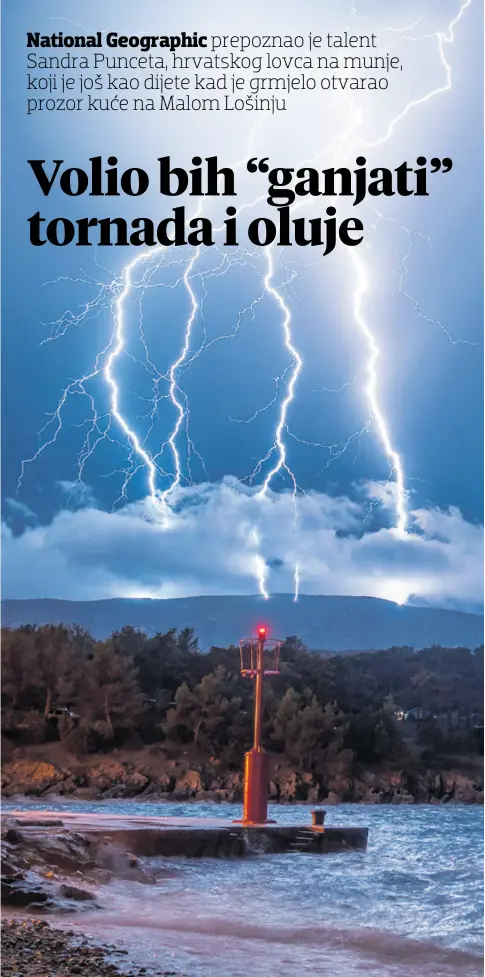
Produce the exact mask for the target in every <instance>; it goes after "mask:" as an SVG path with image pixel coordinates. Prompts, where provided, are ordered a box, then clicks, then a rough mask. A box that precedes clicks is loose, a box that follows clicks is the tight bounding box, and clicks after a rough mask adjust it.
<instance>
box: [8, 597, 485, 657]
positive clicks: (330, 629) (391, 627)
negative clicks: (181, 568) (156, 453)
mask: <svg viewBox="0 0 485 977" xmlns="http://www.w3.org/2000/svg"><path fill="white" fill-rule="evenodd" d="M2 623H3V625H4V626H11V627H18V626H20V625H22V624H38V625H41V624H60V623H62V624H66V625H68V624H80V625H82V626H83V627H85V628H87V630H88V631H90V632H91V634H92V635H93V636H94V637H95V638H106V637H107V636H108V635H109V634H110V633H111V632H112V631H115V630H118V629H119V628H121V627H123V626H125V625H131V626H132V627H134V628H139V629H140V630H143V631H145V632H146V633H147V634H156V633H157V632H164V631H167V630H168V629H169V628H177V630H181V629H182V628H186V627H191V628H193V629H194V630H195V633H196V634H197V636H198V637H199V640H200V644H201V647H202V648H203V649H208V648H209V647H210V646H211V645H215V646H219V647H227V646H228V645H230V644H237V642H238V640H239V638H241V637H243V636H245V635H248V634H252V633H253V631H254V629H255V627H256V626H257V625H258V624H260V623H264V624H266V625H268V627H269V629H270V634H271V635H273V636H275V637H276V636H279V637H282V638H284V637H286V636H287V635H298V637H299V638H300V639H301V640H302V641H303V642H304V643H305V644H306V645H307V647H308V648H310V649H314V650H320V651H326V652H329V651H333V652H339V651H347V650H350V649H351V650H353V651H371V650H373V649H376V648H389V647H392V646H402V645H407V646H409V647H411V648H422V647H425V646H429V645H433V644H439V645H444V646H447V647H451V646H462V647H468V648H475V647H476V646H478V645H480V644H482V642H483V617H482V616H480V615H477V614H465V613H462V612H460V611H448V610H442V609H440V608H434V607H414V606H399V605H398V604H394V603H392V602H391V601H386V600H378V599H376V598H373V597H323V596H311V597H310V596H305V595H302V596H301V597H300V598H299V600H298V602H297V603H295V602H294V601H293V599H292V597H291V595H290V594H276V595H274V596H272V597H271V599H270V600H269V601H267V602H266V601H264V600H262V598H261V597H259V596H254V597H241V596H223V597H188V598H178V599H173V600H136V599H121V598H113V599H111V600H99V601H67V600H50V599H38V600H4V601H2Z"/></svg>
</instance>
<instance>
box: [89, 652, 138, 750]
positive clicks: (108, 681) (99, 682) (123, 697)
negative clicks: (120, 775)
mask: <svg viewBox="0 0 485 977" xmlns="http://www.w3.org/2000/svg"><path fill="white" fill-rule="evenodd" d="M85 685H86V693H87V699H86V696H85V703H86V701H87V703H89V709H90V712H91V716H92V718H94V719H104V720H105V722H106V723H107V725H108V727H109V729H110V730H111V732H113V731H114V727H115V726H118V727H120V726H124V727H129V726H131V725H133V723H134V722H135V720H136V718H137V716H138V715H139V714H140V713H141V712H142V710H143V696H142V695H141V693H140V689H139V686H138V682H137V669H136V668H135V667H134V665H133V659H132V658H130V657H129V656H128V655H124V654H120V653H119V652H117V651H116V648H115V647H114V646H113V644H112V642H111V641H105V642H99V643H98V644H97V645H96V647H95V650H94V653H93V656H92V658H91V659H89V660H88V662H87V664H86V672H85Z"/></svg>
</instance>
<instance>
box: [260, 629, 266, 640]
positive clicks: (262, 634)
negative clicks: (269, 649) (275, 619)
mask: <svg viewBox="0 0 485 977" xmlns="http://www.w3.org/2000/svg"><path fill="white" fill-rule="evenodd" d="M258 635H259V637H260V638H265V637H266V628H265V627H260V628H258Z"/></svg>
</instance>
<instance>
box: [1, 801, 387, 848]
mask: <svg viewBox="0 0 485 977" xmlns="http://www.w3.org/2000/svg"><path fill="white" fill-rule="evenodd" d="M11 819H15V821H16V823H17V824H18V825H19V827H21V829H22V833H23V834H24V836H25V837H26V838H27V837H28V834H29V833H30V832H32V834H36V833H37V832H39V831H41V832H45V831H46V829H47V830H48V831H49V834H63V835H65V834H66V831H67V832H70V831H71V832H81V833H82V834H87V833H91V832H93V833H96V834H97V835H98V837H99V836H101V837H102V838H103V840H106V841H107V842H112V843H113V844H116V845H118V846H120V847H122V848H123V849H124V850H125V851H129V852H131V853H132V854H133V855H138V856H145V857H150V856H151V857H153V856H164V857H168V858H170V857H178V856H185V857H187V858H242V857H244V856H248V855H271V854H282V853H288V852H295V853H296V852H301V853H308V854H330V853H335V852H345V851H365V850H366V848H367V835H368V828H365V827H341V828H339V827H326V826H325V827H322V826H320V825H318V826H312V824H311V823H309V824H308V825H303V824H294V825H287V824H262V825H252V826H251V827H247V826H246V825H242V824H236V823H234V822H232V821H226V820H223V819H222V818H171V817H138V816H135V817H129V816H124V815H112V814H106V815H104V814H77V813H71V812H66V813H64V812H61V813H59V812H55V811H11V812H9V820H11Z"/></svg>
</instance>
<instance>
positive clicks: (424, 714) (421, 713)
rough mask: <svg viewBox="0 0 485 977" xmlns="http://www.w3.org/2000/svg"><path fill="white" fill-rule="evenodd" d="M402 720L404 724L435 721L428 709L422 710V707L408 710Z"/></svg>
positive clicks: (433, 715)
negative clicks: (404, 721) (428, 720)
mask: <svg viewBox="0 0 485 977" xmlns="http://www.w3.org/2000/svg"><path fill="white" fill-rule="evenodd" d="M404 719H405V720H406V722H411V723H417V722H422V721H423V720H424V719H436V716H435V714H434V713H432V712H430V711H429V709H423V708H422V706H415V708H414V709H408V711H407V712H405V713H404Z"/></svg>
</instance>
